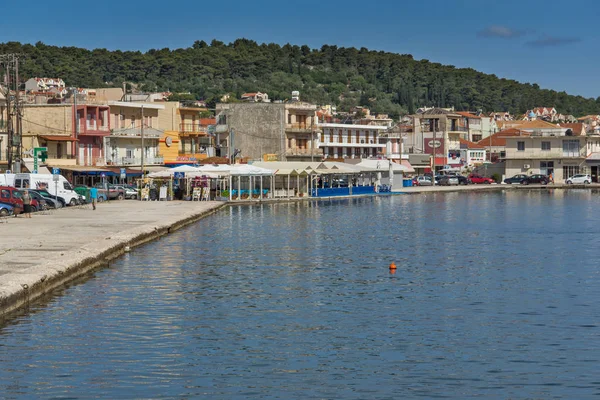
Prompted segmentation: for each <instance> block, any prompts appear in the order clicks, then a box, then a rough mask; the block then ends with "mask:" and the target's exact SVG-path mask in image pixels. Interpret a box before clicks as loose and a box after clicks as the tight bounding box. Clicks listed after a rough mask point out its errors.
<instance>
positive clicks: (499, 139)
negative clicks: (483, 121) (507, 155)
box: [477, 128, 521, 147]
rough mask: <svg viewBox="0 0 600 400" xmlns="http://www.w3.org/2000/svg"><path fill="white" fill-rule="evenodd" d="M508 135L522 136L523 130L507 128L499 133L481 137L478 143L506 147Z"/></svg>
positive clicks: (486, 145)
mask: <svg viewBox="0 0 600 400" xmlns="http://www.w3.org/2000/svg"><path fill="white" fill-rule="evenodd" d="M507 136H521V131H520V130H519V129H514V128H511V129H505V130H503V131H500V132H498V133H494V134H493V135H492V136H490V137H486V138H485V139H481V140H480V141H479V142H477V144H478V145H480V146H484V147H490V145H491V147H504V146H506V137H507Z"/></svg>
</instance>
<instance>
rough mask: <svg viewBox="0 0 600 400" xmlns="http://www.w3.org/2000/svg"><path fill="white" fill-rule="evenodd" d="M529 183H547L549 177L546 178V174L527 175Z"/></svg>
mask: <svg viewBox="0 0 600 400" xmlns="http://www.w3.org/2000/svg"><path fill="white" fill-rule="evenodd" d="M528 180H529V183H537V184H540V185H547V184H548V182H550V178H548V177H547V176H546V175H542V174H534V175H529V178H528Z"/></svg>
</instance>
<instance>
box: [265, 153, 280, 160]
mask: <svg viewBox="0 0 600 400" xmlns="http://www.w3.org/2000/svg"><path fill="white" fill-rule="evenodd" d="M263 161H277V154H263Z"/></svg>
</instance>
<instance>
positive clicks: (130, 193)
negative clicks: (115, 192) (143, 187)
mask: <svg viewBox="0 0 600 400" xmlns="http://www.w3.org/2000/svg"><path fill="white" fill-rule="evenodd" d="M115 188H117V189H119V190H123V193H124V197H125V198H126V199H132V200H135V199H137V196H138V191H137V188H135V187H133V186H131V185H115Z"/></svg>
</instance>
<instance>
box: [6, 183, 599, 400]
mask: <svg viewBox="0 0 600 400" xmlns="http://www.w3.org/2000/svg"><path fill="white" fill-rule="evenodd" d="M597 208H598V196H597V193H596V194H594V193H593V192H592V194H590V192H589V191H582V192H579V191H569V192H566V191H559V190H556V191H553V192H552V193H550V194H548V193H544V192H540V191H533V190H532V191H521V190H520V191H510V192H506V193H491V192H490V193H468V194H467V193H448V194H428V195H426V196H416V195H410V196H395V197H386V198H373V199H361V200H334V201H325V202H304V203H297V204H296V203H283V204H274V205H257V206H234V207H231V208H229V209H227V210H223V211H222V212H220V213H218V214H216V215H214V216H211V217H209V218H206V219H204V220H202V221H200V222H199V223H197V224H194V225H193V226H190V227H188V228H186V229H184V230H181V231H179V232H177V233H175V234H173V235H170V236H168V237H166V238H163V239H161V240H159V241H157V242H155V243H152V244H149V245H146V246H144V247H142V248H138V249H135V250H134V251H133V252H131V253H129V254H127V255H126V256H124V257H123V258H122V259H120V260H119V261H118V262H116V263H114V264H113V265H111V267H110V268H108V269H105V270H103V271H100V272H98V273H97V274H96V275H95V276H94V277H93V278H91V279H89V280H88V281H87V282H85V283H84V284H80V285H74V286H71V287H69V288H67V289H66V290H64V292H63V293H62V294H61V295H58V296H56V297H54V298H52V299H51V300H49V302H48V303H47V304H40V305H37V306H36V307H34V309H33V310H31V311H32V312H30V313H27V314H24V315H21V316H19V317H17V318H16V319H13V320H11V321H10V322H8V323H7V324H6V325H5V326H4V327H3V328H2V330H0V334H1V336H0V388H2V391H3V395H4V396H6V397H8V398H36V397H41V398H52V397H56V398H66V397H74V398H80V397H81V398H87V397H99V398H121V397H132V398H149V397H152V398H155V397H169V398H171V397H182V398H190V397H201V396H202V397H208V398H248V397H261V398H357V399H358V398H361V399H362V398H416V397H426V398H431V397H443V396H445V397H450V398H467V397H475V396H479V397H492V398H527V397H530V398H549V397H564V398H586V397H590V396H592V395H593V394H596V393H599V392H600V382H599V381H598V378H597V376H598V372H600V371H598V369H599V367H598V365H600V364H599V363H598V359H599V355H598V350H597V348H596V347H597V346H596V345H595V343H596V342H597V341H598V326H600V322H599V319H600V318H599V315H598V312H597V308H596V307H595V304H596V300H597V298H598V295H599V291H600V285H599V280H598V278H599V276H598V275H599V271H598V266H597V262H596V259H597V258H598V255H599V252H598V250H597V246H596V245H595V243H596V238H597V237H598V234H599V233H600V225H599V224H598V222H599V218H598V216H597V215H596V213H595V212H594V210H595V209H597ZM392 261H394V262H395V263H396V265H397V268H398V269H397V271H396V273H395V274H390V272H389V268H388V266H389V264H390V262H392Z"/></svg>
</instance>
